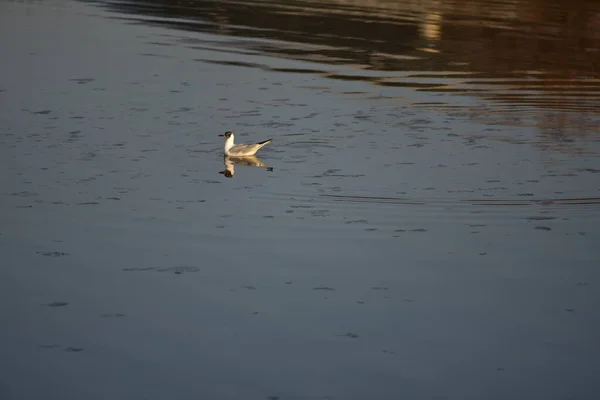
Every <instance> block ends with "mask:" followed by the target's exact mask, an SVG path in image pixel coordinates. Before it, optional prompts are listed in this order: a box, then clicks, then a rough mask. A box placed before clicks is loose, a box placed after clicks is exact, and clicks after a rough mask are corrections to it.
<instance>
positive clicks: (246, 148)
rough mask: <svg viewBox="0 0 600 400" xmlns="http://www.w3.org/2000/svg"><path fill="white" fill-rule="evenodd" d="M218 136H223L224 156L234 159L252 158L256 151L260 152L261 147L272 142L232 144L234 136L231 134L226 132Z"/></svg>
mask: <svg viewBox="0 0 600 400" xmlns="http://www.w3.org/2000/svg"><path fill="white" fill-rule="evenodd" d="M219 136H225V148H224V150H225V155H226V156H236V157H245V156H253V155H254V154H256V152H257V151H258V150H260V148H261V147H263V146H264V145H265V144H267V143H271V140H272V139H269V140H265V141H264V142H259V143H253V144H233V137H234V136H235V135H234V134H233V132H231V131H227V132H225V133H224V134H222V135H219Z"/></svg>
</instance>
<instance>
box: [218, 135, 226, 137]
mask: <svg viewBox="0 0 600 400" xmlns="http://www.w3.org/2000/svg"><path fill="white" fill-rule="evenodd" d="M217 136H221V137H223V136H225V135H217Z"/></svg>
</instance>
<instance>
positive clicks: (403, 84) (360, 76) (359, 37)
mask: <svg viewBox="0 0 600 400" xmlns="http://www.w3.org/2000/svg"><path fill="white" fill-rule="evenodd" d="M108 6H109V7H112V8H116V9H118V11H120V12H125V13H128V14H136V15H142V16H143V17H144V19H143V20H142V21H140V22H142V23H149V24H158V25H162V26H168V27H172V28H177V29H183V30H192V31H203V32H208V33H212V34H217V35H221V36H224V37H226V38H228V39H227V40H224V41H216V42H215V41H213V42H212V43H209V42H204V43H202V40H201V39H198V40H196V42H195V43H189V45H190V47H192V48H198V49H211V50H213V51H217V52H227V53H229V54H236V53H237V54H239V55H240V57H239V60H238V61H231V60H228V61H226V62H225V61H223V60H215V59H207V60H200V61H206V62H216V63H219V62H224V63H229V65H239V66H243V67H251V68H262V69H265V70H272V71H277V72H290V73H309V74H318V75H322V76H325V77H327V78H330V79H334V80H344V81H362V82H365V83H369V84H372V85H375V86H377V87H380V88H385V90H386V91H385V95H383V97H384V98H388V99H390V101H393V100H394V98H396V97H397V98H403V99H404V101H406V97H407V96H406V94H405V93H404V92H403V91H402V92H398V95H397V96H396V95H395V94H394V91H395V90H396V88H398V89H402V90H405V89H408V90H413V91H416V92H429V93H434V94H453V95H467V96H472V97H475V98H477V99H479V101H480V102H483V103H485V104H489V110H488V111H487V112H486V113H487V114H489V115H491V116H492V119H493V118H496V119H498V118H499V117H501V118H504V119H505V120H512V119H514V115H515V114H519V115H524V116H525V117H527V118H530V119H532V121H533V122H532V124H533V125H534V126H537V127H538V129H540V132H541V135H542V136H543V137H548V138H554V137H560V136H573V137H589V136H590V135H591V136H594V135H598V132H599V131H600V128H599V127H598V121H597V116H598V114H599V111H600V107H599V106H598V105H599V104H600V29H598V27H599V26H600V2H591V1H572V2H567V1H565V0H533V1H525V0H512V1H511V0H508V1H485V0H418V1H417V0H405V1H386V0H320V1H314V0H298V1H294V2H281V1H275V0H255V1H251V0H246V1H244V0H240V1H214V0H213V1H206V0H196V1H194V0H191V1H189V2H187V3H185V4H179V3H177V4H175V3H173V2H170V1H166V0H155V1H151V2H148V1H135V0H133V1H129V2H123V3H119V2H111V3H108ZM148 17H151V18H148ZM133 19H135V17H134V18H133ZM185 40H187V41H188V42H189V41H190V40H189V39H185ZM252 55H269V56H275V57H276V59H275V61H273V62H272V64H270V65H259V64H256V63H253V62H250V61H248V56H252ZM277 59H293V60H301V61H310V62H313V63H317V64H320V65H321V66H323V69H322V70H319V69H318V68H312V69H308V70H306V71H300V69H289V68H282V66H281V65H277V64H278V63H277V61H276V60H277ZM234 63H235V64H234ZM359 92H360V91H359ZM374 92H379V89H375V90H374ZM356 96H363V97H364V96H365V93H364V91H363V92H362V93H357V94H356ZM371 96H372V95H370V94H367V97H371ZM437 100H438V99H436V103H435V104H433V103H430V104H429V105H426V107H428V108H432V109H436V110H441V111H443V110H444V109H445V108H450V109H452V108H455V107H457V106H458V104H461V103H460V102H455V101H453V100H452V97H444V98H442V101H437ZM460 107H462V108H466V109H467V111H469V112H471V111H472V110H469V107H471V106H466V105H464V104H463V105H461V106H460ZM557 132H558V133H557ZM563 144H564V143H563ZM550 145H551V142H550Z"/></svg>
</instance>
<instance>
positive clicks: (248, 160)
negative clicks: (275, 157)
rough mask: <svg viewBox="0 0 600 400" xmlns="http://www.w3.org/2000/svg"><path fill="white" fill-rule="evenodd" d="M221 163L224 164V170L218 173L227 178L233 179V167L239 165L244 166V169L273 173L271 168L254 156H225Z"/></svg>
mask: <svg viewBox="0 0 600 400" xmlns="http://www.w3.org/2000/svg"><path fill="white" fill-rule="evenodd" d="M223 162H224V163H225V170H223V171H219V173H220V174H223V175H225V176H226V177H227V178H233V175H235V166H236V165H241V166H245V167H262V168H267V170H268V171H273V168H269V167H267V164H265V163H264V162H262V161H261V160H260V159H259V158H258V157H256V156H247V157H232V156H225V157H223Z"/></svg>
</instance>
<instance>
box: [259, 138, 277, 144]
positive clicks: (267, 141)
mask: <svg viewBox="0 0 600 400" xmlns="http://www.w3.org/2000/svg"><path fill="white" fill-rule="evenodd" d="M271 140H273V139H267V140H265V141H264V142H258V143H257V144H262V145H265V144H267V143H270V142H271Z"/></svg>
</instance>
